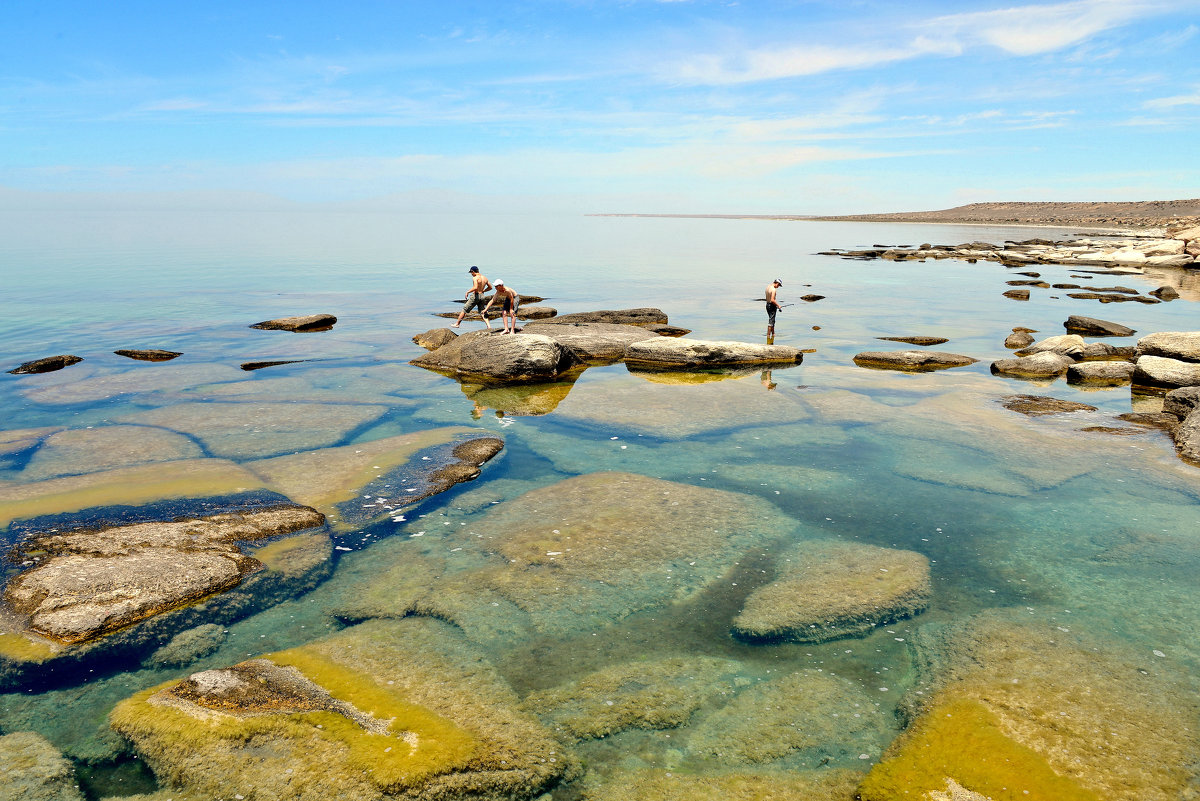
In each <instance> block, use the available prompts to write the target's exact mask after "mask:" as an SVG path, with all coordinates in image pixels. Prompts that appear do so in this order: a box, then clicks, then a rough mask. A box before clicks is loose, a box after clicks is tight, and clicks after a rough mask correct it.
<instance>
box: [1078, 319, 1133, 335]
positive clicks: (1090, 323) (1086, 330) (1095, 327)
mask: <svg viewBox="0 0 1200 801" xmlns="http://www.w3.org/2000/svg"><path fill="white" fill-rule="evenodd" d="M1063 327H1064V328H1066V329H1067V333H1068V334H1080V335H1082V336H1085V337H1131V336H1133V335H1134V334H1136V333H1137V331H1135V330H1134V329H1132V328H1129V327H1128V326H1124V325H1121V324H1120V323H1111V322H1109V321H1108V320H1099V319H1097V318H1095V317H1084V316H1082V315H1079V314H1072V315H1071V316H1070V317H1068V318H1067V319H1066V321H1065V322H1063Z"/></svg>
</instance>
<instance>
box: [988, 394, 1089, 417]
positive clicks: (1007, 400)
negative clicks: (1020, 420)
mask: <svg viewBox="0 0 1200 801" xmlns="http://www.w3.org/2000/svg"><path fill="white" fill-rule="evenodd" d="M1000 405H1001V406H1003V407H1004V408H1005V409H1008V410H1009V411H1012V412H1020V413H1021V414H1024V415H1028V416H1030V417H1042V416H1044V415H1048V414H1064V413H1069V412H1094V411H1096V407H1095V406H1089V405H1088V404H1086V403H1076V402H1075V401H1067V400H1060V399H1058V398H1048V397H1046V396H1044V395H1007V396H1005V397H1003V398H1001V399H1000Z"/></svg>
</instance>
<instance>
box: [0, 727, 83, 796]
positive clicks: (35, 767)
mask: <svg viewBox="0 0 1200 801" xmlns="http://www.w3.org/2000/svg"><path fill="white" fill-rule="evenodd" d="M0 765H4V783H3V786H2V787H0V798H4V799H11V800H12V801H18V799H20V801H83V794H82V793H80V792H79V782H78V780H77V779H76V778H75V771H74V770H72V769H71V763H70V762H68V761H67V759H66V758H65V757H63V755H62V754H61V753H59V751H58V749H57V748H55V747H54V746H53V745H51V744H50V742H49V741H48V740H47V739H46V738H45V737H42V735H40V734H35V733H34V732H31V731H19V732H13V733H12V734H5V735H3V736H0Z"/></svg>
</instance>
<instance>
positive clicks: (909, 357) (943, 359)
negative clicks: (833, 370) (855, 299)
mask: <svg viewBox="0 0 1200 801" xmlns="http://www.w3.org/2000/svg"><path fill="white" fill-rule="evenodd" d="M977 361H979V360H978V359H973V358H971V357H970V356H962V355H960V354H957V353H945V352H943V351H936V350H892V351H865V352H863V353H859V354H858V355H856V356H855V357H854V363H855V364H857V365H858V366H859V367H873V368H875V369H878V370H905V371H907V372H915V373H924V372H930V371H933V370H945V369H947V368H950V367H965V366H967V365H968V364H974V363H975V362H977Z"/></svg>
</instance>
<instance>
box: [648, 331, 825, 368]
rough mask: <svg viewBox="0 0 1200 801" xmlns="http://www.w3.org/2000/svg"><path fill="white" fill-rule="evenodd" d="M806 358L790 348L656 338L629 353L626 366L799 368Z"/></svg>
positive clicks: (797, 349)
mask: <svg viewBox="0 0 1200 801" xmlns="http://www.w3.org/2000/svg"><path fill="white" fill-rule="evenodd" d="M803 358H804V355H803V354H802V353H801V352H800V349H799V348H793V347H789V346H787V345H760V344H758V343H751V342H734V341H728V340H719V341H714V340H704V339H687V338H684V337H658V336H656V337H653V338H651V339H644V340H641V341H640V342H634V343H632V344H630V345H629V347H627V348H626V349H625V363H626V364H630V365H633V364H637V365H646V366H651V367H722V366H727V365H738V364H798V363H799V362H800V361H801V360H802V359H803Z"/></svg>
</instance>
